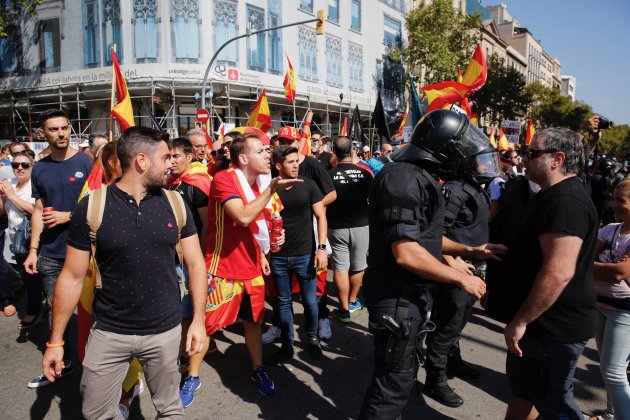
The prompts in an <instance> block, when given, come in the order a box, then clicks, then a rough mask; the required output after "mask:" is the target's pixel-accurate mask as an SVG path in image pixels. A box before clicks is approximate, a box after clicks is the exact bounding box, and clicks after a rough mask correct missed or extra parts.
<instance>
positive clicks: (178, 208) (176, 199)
mask: <svg viewBox="0 0 630 420" xmlns="http://www.w3.org/2000/svg"><path fill="white" fill-rule="evenodd" d="M162 191H164V195H166V199H167V200H168V204H169V205H170V206H171V209H172V210H173V214H174V215H175V220H176V222H177V244H175V251H176V252H177V260H178V261H179V265H180V266H181V268H182V275H181V278H180V284H181V286H182V288H183V290H184V294H188V289H187V288H186V282H185V281H184V250H183V249H182V241H181V239H182V229H183V227H184V225H185V224H186V204H184V199H183V198H182V195H181V194H180V193H179V192H178V191H170V190H162Z"/></svg>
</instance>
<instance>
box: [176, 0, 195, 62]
mask: <svg viewBox="0 0 630 420" xmlns="http://www.w3.org/2000/svg"><path fill="white" fill-rule="evenodd" d="M171 20H172V22H173V36H174V38H175V43H174V45H175V62H176V63H193V64H196V63H198V62H199V3H198V0H174V1H173V18H172V19H171Z"/></svg>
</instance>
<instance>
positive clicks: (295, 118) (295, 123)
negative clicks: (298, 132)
mask: <svg viewBox="0 0 630 420" xmlns="http://www.w3.org/2000/svg"><path fill="white" fill-rule="evenodd" d="M291 103H292V104H293V125H294V126H295V127H297V123H298V121H297V114H296V113H295V96H294V97H293V101H292V102H291Z"/></svg>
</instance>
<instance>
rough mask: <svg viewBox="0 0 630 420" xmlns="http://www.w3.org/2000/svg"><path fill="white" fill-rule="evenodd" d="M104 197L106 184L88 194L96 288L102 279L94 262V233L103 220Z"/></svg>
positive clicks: (101, 284) (88, 216) (105, 196)
mask: <svg viewBox="0 0 630 420" xmlns="http://www.w3.org/2000/svg"><path fill="white" fill-rule="evenodd" d="M106 198H107V185H104V186H103V187H101V188H99V189H98V190H95V191H92V193H90V195H89V196H88V208H87V223H88V226H90V248H91V249H90V253H91V255H92V258H93V259H94V287H96V288H97V289H102V288H103V281H102V279H101V271H100V270H99V268H98V263H97V262H96V233H97V232H98V228H99V227H100V226H101V223H102V222H103V213H104V212H105V201H106Z"/></svg>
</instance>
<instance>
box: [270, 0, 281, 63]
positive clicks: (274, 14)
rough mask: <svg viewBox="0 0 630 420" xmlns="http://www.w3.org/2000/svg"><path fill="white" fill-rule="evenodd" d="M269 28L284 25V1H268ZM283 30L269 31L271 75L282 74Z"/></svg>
mask: <svg viewBox="0 0 630 420" xmlns="http://www.w3.org/2000/svg"><path fill="white" fill-rule="evenodd" d="M267 6H268V8H269V26H268V27H269V28H273V27H275V26H280V25H282V0H268V2H267ZM281 31H282V29H278V30H275V31H269V32H268V33H269V41H268V44H269V73H273V74H280V73H282V62H283V61H282V32H281Z"/></svg>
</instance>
